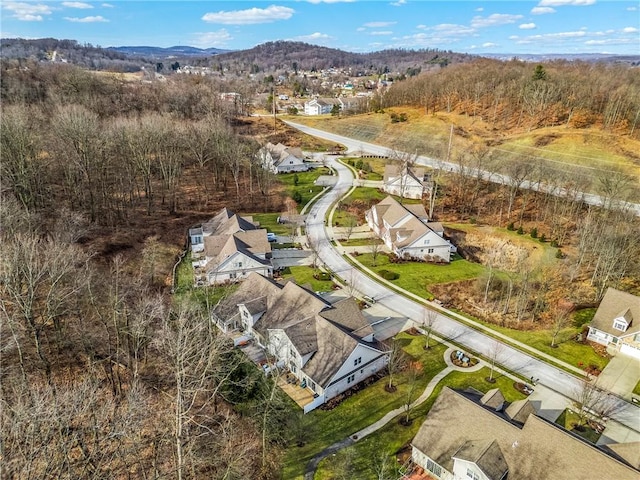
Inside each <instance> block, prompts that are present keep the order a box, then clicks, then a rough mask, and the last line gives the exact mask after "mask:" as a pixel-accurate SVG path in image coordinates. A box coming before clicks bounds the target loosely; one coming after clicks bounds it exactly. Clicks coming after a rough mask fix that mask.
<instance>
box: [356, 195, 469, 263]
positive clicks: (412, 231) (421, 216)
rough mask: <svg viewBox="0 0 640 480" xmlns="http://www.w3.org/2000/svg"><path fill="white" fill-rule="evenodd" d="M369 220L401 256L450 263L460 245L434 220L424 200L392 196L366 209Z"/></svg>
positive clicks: (382, 237) (389, 245)
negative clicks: (410, 201) (407, 201)
mask: <svg viewBox="0 0 640 480" xmlns="http://www.w3.org/2000/svg"><path fill="white" fill-rule="evenodd" d="M365 218H366V219H367V224H368V225H369V227H370V228H371V230H373V232H374V233H375V234H376V236H378V237H379V238H380V239H382V241H383V242H384V243H385V245H386V246H387V248H389V249H390V250H391V251H392V252H393V253H395V254H396V255H397V256H398V257H401V258H415V259H420V260H426V261H436V262H444V263H449V262H450V260H451V255H452V254H453V253H455V252H456V251H457V249H456V247H455V246H454V245H453V244H451V242H449V240H447V239H446V238H444V228H443V227H442V224H441V223H438V222H430V221H429V217H428V215H427V212H426V211H425V209H424V207H423V206H422V205H421V204H409V205H401V204H400V203H399V202H398V201H397V200H395V199H394V198H393V197H391V196H389V197H387V198H385V199H384V200H382V201H381V202H380V203H378V204H377V205H374V206H373V207H372V208H371V210H368V211H367V212H366V213H365Z"/></svg>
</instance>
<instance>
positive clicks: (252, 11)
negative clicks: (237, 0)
mask: <svg viewBox="0 0 640 480" xmlns="http://www.w3.org/2000/svg"><path fill="white" fill-rule="evenodd" d="M294 13H295V10H294V9H293V8H289V7H282V6H277V5H271V6H269V7H267V8H255V7H254V8H249V9H247V10H231V11H223V10H221V11H219V12H216V13H205V14H204V15H203V16H202V20H204V21H205V22H207V23H222V24H225V25H253V24H258V23H271V22H275V21H278V20H288V19H290V18H291V17H292V16H293V14H294Z"/></svg>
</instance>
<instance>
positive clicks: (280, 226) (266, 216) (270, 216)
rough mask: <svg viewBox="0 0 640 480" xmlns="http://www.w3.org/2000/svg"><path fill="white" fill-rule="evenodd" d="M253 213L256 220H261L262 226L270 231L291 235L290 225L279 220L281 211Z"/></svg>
mask: <svg viewBox="0 0 640 480" xmlns="http://www.w3.org/2000/svg"><path fill="white" fill-rule="evenodd" d="M252 215H253V219H254V220H255V221H256V222H260V228H266V229H267V231H268V232H273V233H275V234H276V235H289V233H290V229H289V227H288V226H287V225H285V224H284V223H278V221H277V219H278V217H279V216H280V214H279V213H254V214H252Z"/></svg>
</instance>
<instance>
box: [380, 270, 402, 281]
mask: <svg viewBox="0 0 640 480" xmlns="http://www.w3.org/2000/svg"><path fill="white" fill-rule="evenodd" d="M378 273H379V274H380V276H381V277H382V278H384V279H385V280H397V279H398V278H400V274H399V273H396V272H392V271H391V270H380V271H379V272H378Z"/></svg>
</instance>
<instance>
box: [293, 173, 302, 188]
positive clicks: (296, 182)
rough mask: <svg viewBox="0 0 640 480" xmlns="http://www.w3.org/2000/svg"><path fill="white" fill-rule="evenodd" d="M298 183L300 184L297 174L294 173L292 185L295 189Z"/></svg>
mask: <svg viewBox="0 0 640 480" xmlns="http://www.w3.org/2000/svg"><path fill="white" fill-rule="evenodd" d="M299 183H300V178H299V177H298V174H297V173H294V174H293V184H294V185H295V186H296V187H297V186H298V184H299Z"/></svg>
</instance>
